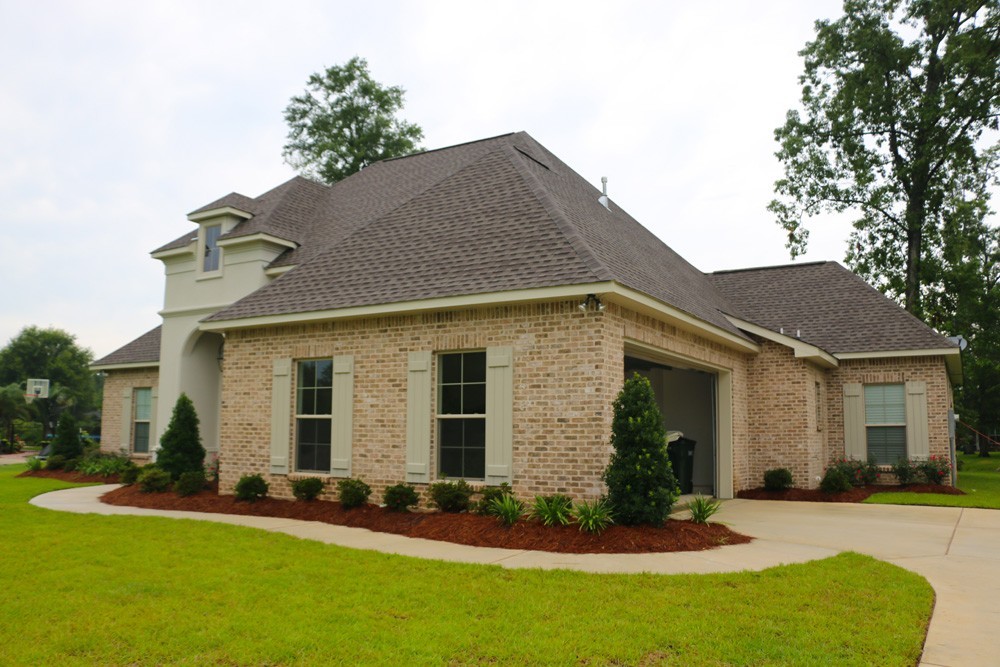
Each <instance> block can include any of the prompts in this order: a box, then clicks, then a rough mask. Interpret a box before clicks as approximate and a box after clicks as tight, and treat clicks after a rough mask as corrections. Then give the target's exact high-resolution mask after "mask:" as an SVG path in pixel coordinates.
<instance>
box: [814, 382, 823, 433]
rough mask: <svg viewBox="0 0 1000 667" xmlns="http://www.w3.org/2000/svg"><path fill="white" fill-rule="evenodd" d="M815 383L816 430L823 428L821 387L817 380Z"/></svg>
mask: <svg viewBox="0 0 1000 667" xmlns="http://www.w3.org/2000/svg"><path fill="white" fill-rule="evenodd" d="M815 384H816V392H815V393H816V430H817V431H822V430H823V388H822V387H821V386H820V384H819V382H817V383H815Z"/></svg>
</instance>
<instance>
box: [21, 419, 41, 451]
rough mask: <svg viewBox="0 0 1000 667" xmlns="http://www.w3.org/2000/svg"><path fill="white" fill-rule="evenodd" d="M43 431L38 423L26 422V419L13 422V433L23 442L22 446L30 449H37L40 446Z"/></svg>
mask: <svg viewBox="0 0 1000 667" xmlns="http://www.w3.org/2000/svg"><path fill="white" fill-rule="evenodd" d="M44 430H45V429H44V428H43V427H42V424H41V423H40V422H35V421H28V420H27V419H15V420H14V433H15V434H16V436H17V437H18V438H20V439H21V440H23V441H24V444H26V445H29V446H31V447H38V446H39V445H41V444H42V440H43V439H44V438H43V436H44V435H45V433H44Z"/></svg>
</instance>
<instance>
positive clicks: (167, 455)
mask: <svg viewBox="0 0 1000 667" xmlns="http://www.w3.org/2000/svg"><path fill="white" fill-rule="evenodd" d="M204 464H205V448H204V447H202V445H201V435H200V433H199V432H198V414H197V413H196V412H195V409H194V403H192V402H191V399H190V398H188V397H187V394H181V395H180V397H179V398H178V399H177V403H176V404H175V405H174V413H173V415H172V416H171V417H170V423H169V424H168V425H167V430H166V432H165V433H164V434H163V437H162V438H160V451H159V453H158V454H157V455H156V465H157V466H158V467H160V468H162V469H163V470H166V471H167V472H169V473H170V476H171V477H172V478H173V479H175V480H176V479H178V478H180V476H181V475H182V474H184V473H186V472H189V471H193V470H202V468H203V466H204Z"/></svg>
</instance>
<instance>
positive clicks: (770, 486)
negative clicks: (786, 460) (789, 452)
mask: <svg viewBox="0 0 1000 667" xmlns="http://www.w3.org/2000/svg"><path fill="white" fill-rule="evenodd" d="M790 488H792V471H791V470H789V469H788V468H774V469H772V470H768V471H767V472H765V473H764V489H765V490H767V491H784V490H785V489H790Z"/></svg>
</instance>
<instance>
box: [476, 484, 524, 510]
mask: <svg viewBox="0 0 1000 667" xmlns="http://www.w3.org/2000/svg"><path fill="white" fill-rule="evenodd" d="M479 493H481V494H482V496H483V497H482V498H481V499H480V500H479V502H478V503H475V506H474V507H473V508H472V509H473V511H474V512H475V513H476V514H493V501H494V500H500V499H501V498H503V497H504V496H509V495H512V494H513V493H514V490H513V489H511V488H510V484H508V483H507V482H504V483H503V484H501V485H500V486H487V487H485V488H484V489H482V490H481V491H480V492H479Z"/></svg>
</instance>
